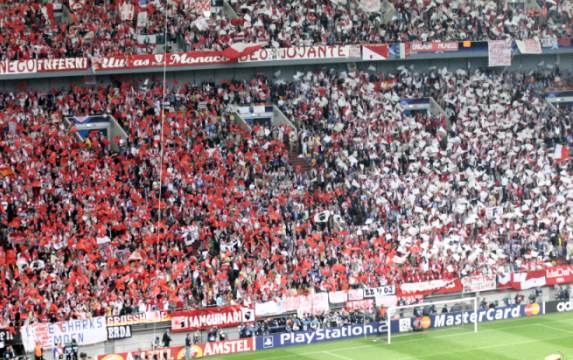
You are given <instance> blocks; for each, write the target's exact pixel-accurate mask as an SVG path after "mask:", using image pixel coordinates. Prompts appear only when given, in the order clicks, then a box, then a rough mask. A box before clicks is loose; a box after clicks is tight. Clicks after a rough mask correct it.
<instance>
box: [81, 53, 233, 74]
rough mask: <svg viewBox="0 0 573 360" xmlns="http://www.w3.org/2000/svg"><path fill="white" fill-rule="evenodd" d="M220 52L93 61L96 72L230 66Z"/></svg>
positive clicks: (104, 58) (122, 56) (153, 55)
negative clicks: (194, 66) (164, 67)
mask: <svg viewBox="0 0 573 360" xmlns="http://www.w3.org/2000/svg"><path fill="white" fill-rule="evenodd" d="M230 62H231V61H230V60H229V59H228V58H226V57H225V56H223V55H222V53H221V52H220V51H191V52H185V53H175V54H147V55H117V56H108V57H102V58H98V59H92V67H93V69H94V70H95V71H102V70H124V69H141V68H150V67H162V66H164V65H166V66H167V67H178V66H193V65H211V64H228V63H230Z"/></svg>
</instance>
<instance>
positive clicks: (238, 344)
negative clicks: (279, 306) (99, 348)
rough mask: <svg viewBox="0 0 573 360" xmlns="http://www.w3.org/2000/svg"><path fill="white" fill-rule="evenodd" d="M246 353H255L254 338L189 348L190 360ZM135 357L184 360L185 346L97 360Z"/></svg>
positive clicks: (105, 356) (196, 345) (126, 353)
mask: <svg viewBox="0 0 573 360" xmlns="http://www.w3.org/2000/svg"><path fill="white" fill-rule="evenodd" d="M247 351H255V338H248V339H240V340H229V341H215V342H208V343H205V344H195V345H192V346H191V353H190V354H191V358H192V359H199V358H203V357H209V356H218V355H228V354H235V353H240V352H247ZM136 356H139V358H140V359H156V358H157V359H161V360H183V359H185V346H172V347H168V348H161V349H155V350H139V351H131V352H121V353H116V354H107V355H98V357H97V360H135V358H136Z"/></svg>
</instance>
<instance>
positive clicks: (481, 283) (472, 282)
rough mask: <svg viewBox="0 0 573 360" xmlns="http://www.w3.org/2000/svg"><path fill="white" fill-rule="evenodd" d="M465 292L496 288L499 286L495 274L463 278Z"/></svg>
mask: <svg viewBox="0 0 573 360" xmlns="http://www.w3.org/2000/svg"><path fill="white" fill-rule="evenodd" d="M462 285H463V287H464V292H479V291H488V290H495V288H496V286H497V282H496V278H495V276H488V275H474V276H466V277H463V278H462Z"/></svg>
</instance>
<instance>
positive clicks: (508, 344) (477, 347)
mask: <svg viewBox="0 0 573 360" xmlns="http://www.w3.org/2000/svg"><path fill="white" fill-rule="evenodd" d="M563 338H565V336H558V337H551V338H545V339H537V340H527V341H518V342H513V343H505V344H497V345H486V346H476V347H472V348H471V349H467V350H462V351H444V352H439V353H434V354H430V355H422V356H416V357H415V359H426V358H433V357H436V356H442V355H451V354H463V353H467V352H475V351H476V350H485V349H495V348H500V347H506V346H515V345H525V344H534V343H538V342H544V341H547V340H555V339H563ZM411 359H412V357H411V356H408V357H405V358H398V359H396V360H411Z"/></svg>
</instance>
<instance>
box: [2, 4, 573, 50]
mask: <svg viewBox="0 0 573 360" xmlns="http://www.w3.org/2000/svg"><path fill="white" fill-rule="evenodd" d="M212 4H213V5H212ZM223 5H225V6H223ZM166 11H167V14H168V15H167V19H168V20H167V23H165V12H166ZM0 18H1V19H2V27H1V28H0V59H2V60H6V59H7V60H25V59H41V58H50V59H52V58H79V57H86V58H88V57H98V56H112V55H118V54H148V53H155V52H163V49H164V48H165V47H168V48H169V49H171V50H174V51H175V50H179V51H192V50H221V49H223V48H226V47H228V46H229V45H231V44H233V43H241V42H246V43H263V44H265V46H267V47H269V48H288V47H301V46H312V45H320V44H328V45H334V44H361V43H389V42H407V41H416V40H418V41H424V42H425V41H433V40H442V41H465V40H473V41H487V40H493V39H507V38H511V39H530V38H551V39H554V40H555V41H556V40H557V39H558V38H562V37H567V38H570V37H571V36H572V35H573V30H572V21H573V20H572V19H573V6H572V4H571V2H570V1H566V0H557V1H549V0H537V1H526V2H512V1H485V0H478V1H460V0H456V1H437V0H428V1H414V0H383V1H380V0H374V1H372V0H296V1H290V0H289V1H286V0H281V1H269V0H249V1H237V0H231V1H229V2H228V3H224V2H222V1H213V2H211V1H209V0H201V1H195V0H167V1H159V0H120V1H115V0H114V1H110V0H94V1H84V0H54V1H40V0H34V1H29V0H26V1H25V0H17V1H12V0H3V1H0ZM164 29H166V30H167V31H166V32H164Z"/></svg>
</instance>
